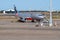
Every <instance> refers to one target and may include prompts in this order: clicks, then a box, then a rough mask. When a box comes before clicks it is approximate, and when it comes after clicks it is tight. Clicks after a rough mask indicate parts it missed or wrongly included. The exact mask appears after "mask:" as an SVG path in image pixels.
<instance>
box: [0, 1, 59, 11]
mask: <svg viewBox="0 0 60 40" xmlns="http://www.w3.org/2000/svg"><path fill="white" fill-rule="evenodd" d="M13 5H15V6H16V7H17V10H44V11H46V10H47V11H48V10H50V0H0V10H8V9H13ZM52 10H60V0H52Z"/></svg>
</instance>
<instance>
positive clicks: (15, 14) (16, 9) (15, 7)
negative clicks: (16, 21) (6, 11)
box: [14, 5, 18, 16]
mask: <svg viewBox="0 0 60 40" xmlns="http://www.w3.org/2000/svg"><path fill="white" fill-rule="evenodd" d="M14 10H15V15H16V16H18V13H17V9H16V6H15V5H14Z"/></svg>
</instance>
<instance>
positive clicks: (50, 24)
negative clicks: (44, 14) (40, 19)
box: [49, 0, 53, 26]
mask: <svg viewBox="0 0 60 40" xmlns="http://www.w3.org/2000/svg"><path fill="white" fill-rule="evenodd" d="M52 25H53V23H52V0H50V21H49V26H52Z"/></svg>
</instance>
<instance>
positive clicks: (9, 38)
mask: <svg viewBox="0 0 60 40" xmlns="http://www.w3.org/2000/svg"><path fill="white" fill-rule="evenodd" d="M54 22H56V24H57V26H52V27H49V26H39V27H36V26H35V24H36V23H32V22H25V23H22V22H16V21H15V19H0V40H60V20H54Z"/></svg>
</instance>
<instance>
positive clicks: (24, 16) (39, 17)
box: [14, 5, 45, 23]
mask: <svg viewBox="0 0 60 40" xmlns="http://www.w3.org/2000/svg"><path fill="white" fill-rule="evenodd" d="M14 10H15V14H16V16H17V17H19V20H20V21H21V22H26V20H31V22H35V21H37V22H38V23H40V22H43V21H44V18H45V15H44V14H42V13H40V14H37V13H36V14H34V13H18V11H17V9H16V6H15V5H14Z"/></svg>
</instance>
